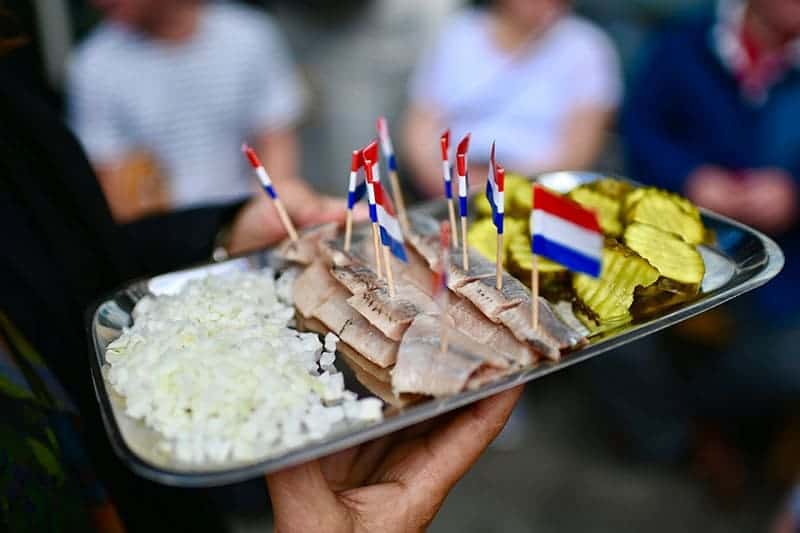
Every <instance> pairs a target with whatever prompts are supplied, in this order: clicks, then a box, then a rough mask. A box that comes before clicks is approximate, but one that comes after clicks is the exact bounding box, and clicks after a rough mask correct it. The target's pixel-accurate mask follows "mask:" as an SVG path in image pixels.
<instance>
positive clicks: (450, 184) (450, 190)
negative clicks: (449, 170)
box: [444, 180, 453, 200]
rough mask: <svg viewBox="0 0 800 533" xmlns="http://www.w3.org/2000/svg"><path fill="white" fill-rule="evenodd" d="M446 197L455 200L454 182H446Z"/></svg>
mask: <svg viewBox="0 0 800 533" xmlns="http://www.w3.org/2000/svg"><path fill="white" fill-rule="evenodd" d="M444 196H445V198H447V199H448V200H452V199H453V181H452V180H450V181H445V182H444Z"/></svg>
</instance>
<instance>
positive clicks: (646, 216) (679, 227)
mask: <svg viewBox="0 0 800 533" xmlns="http://www.w3.org/2000/svg"><path fill="white" fill-rule="evenodd" d="M633 194H634V193H631V194H629V195H628V198H630V197H631V195H633ZM638 196H640V198H639V200H638V201H637V202H636V203H635V204H634V205H633V206H632V207H631V208H630V210H629V211H627V212H626V213H625V222H626V223H628V224H630V223H633V222H643V223H645V224H650V225H651V226H655V227H657V228H660V229H662V230H664V231H667V232H669V233H674V234H676V235H678V236H680V237H681V238H682V239H683V240H684V241H686V242H688V243H689V244H700V243H701V242H703V239H704V238H705V234H706V230H705V227H704V226H703V222H702V221H701V220H700V212H699V211H698V210H697V208H696V207H694V206H693V205H692V204H691V203H690V202H689V201H688V200H686V199H684V198H681V197H679V196H677V195H674V194H671V193H668V192H666V191H660V190H657V189H647V190H646V191H645V192H644V193H640V194H639V195H638Z"/></svg>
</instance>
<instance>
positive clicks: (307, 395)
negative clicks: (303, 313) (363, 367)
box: [106, 271, 382, 463]
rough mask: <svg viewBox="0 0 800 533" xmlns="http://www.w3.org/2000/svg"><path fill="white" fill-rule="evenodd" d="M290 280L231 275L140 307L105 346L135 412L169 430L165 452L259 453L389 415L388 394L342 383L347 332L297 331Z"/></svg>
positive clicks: (207, 456) (191, 457) (190, 458)
mask: <svg viewBox="0 0 800 533" xmlns="http://www.w3.org/2000/svg"><path fill="white" fill-rule="evenodd" d="M285 283H286V280H284V281H283V282H282V283H281V290H280V291H278V290H276V284H275V281H274V275H273V273H272V272H271V271H262V272H259V273H253V272H246V273H231V274H226V275H224V276H212V277H207V278H205V279H201V280H195V281H191V282H189V283H187V284H186V286H185V287H184V288H183V289H182V290H181V291H180V292H179V293H178V294H176V295H174V296H170V295H164V296H159V297H155V298H153V297H147V298H144V299H142V300H141V301H140V302H139V303H138V304H137V305H136V307H135V309H134V312H133V316H134V325H133V326H132V327H131V328H129V329H127V330H126V331H124V332H123V334H122V335H121V336H120V337H119V338H118V339H117V340H115V341H114V342H112V343H111V344H110V345H109V346H108V349H107V351H106V361H107V362H108V364H109V366H110V369H109V372H108V380H109V382H110V383H111V385H112V386H113V388H114V389H115V390H116V392H117V393H119V394H120V395H121V396H123V397H124V398H125V400H126V405H125V411H126V413H127V414H128V415H129V416H131V417H133V418H136V419H140V420H142V421H143V422H144V423H145V424H146V425H147V426H149V427H151V428H153V429H155V430H156V431H158V432H159V433H160V434H161V435H162V436H163V441H162V442H160V443H159V444H158V448H159V449H160V450H162V451H164V452H167V453H171V454H173V455H174V456H175V457H176V458H178V459H179V460H181V461H185V462H191V463H198V462H224V461H229V460H231V459H233V460H253V459H256V458H263V457H266V456H269V455H273V454H277V453H280V452H282V451H285V450H287V449H290V448H294V447H297V446H301V445H303V444H306V443H308V442H309V441H312V440H318V439H322V438H324V437H325V436H326V435H328V434H329V433H330V432H331V431H334V430H336V429H337V428H341V427H342V426H343V425H344V426H347V425H352V424H356V423H363V422H366V421H373V420H378V419H380V417H381V412H382V402H381V401H380V400H378V399H376V398H366V399H362V400H358V399H357V396H356V395H355V394H354V393H352V392H351V391H348V390H346V389H345V385H344V379H343V376H342V374H341V373H339V372H338V371H337V370H336V367H335V366H334V360H335V355H334V354H333V351H334V350H335V348H336V341H338V338H336V337H335V335H334V336H332V337H331V336H328V337H326V338H325V344H324V346H323V344H322V343H321V342H320V340H319V337H318V336H317V335H316V334H312V333H300V332H298V331H296V330H294V329H292V328H290V327H289V324H291V323H292V320H293V318H294V309H293V308H292V306H291V303H290V302H289V301H287V296H286V295H287V292H288V291H286V290H285V285H284V284H285ZM279 292H280V294H278V293H279ZM323 348H325V351H324V352H323ZM376 402H377V403H376Z"/></svg>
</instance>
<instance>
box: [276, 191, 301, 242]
mask: <svg viewBox="0 0 800 533" xmlns="http://www.w3.org/2000/svg"><path fill="white" fill-rule="evenodd" d="M273 202H274V203H275V209H277V210H278V216H279V217H280V219H281V222H282V223H283V227H284V228H286V232H287V233H288V234H289V238H290V239H292V241H295V242H296V241H297V238H298V237H297V230H296V229H295V227H294V224H293V223H292V219H291V218H289V213H287V212H286V207H285V206H284V205H283V202H282V201H281V199H280V198H274V199H273Z"/></svg>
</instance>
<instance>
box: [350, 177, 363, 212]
mask: <svg viewBox="0 0 800 533" xmlns="http://www.w3.org/2000/svg"><path fill="white" fill-rule="evenodd" d="M366 193H367V182H366V181H362V182H361V183H359V184H358V185H356V190H355V191H348V192H347V209H353V206H355V205H356V204H357V203H358V201H359V200H361V199H362V198H364V195H365V194H366Z"/></svg>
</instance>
